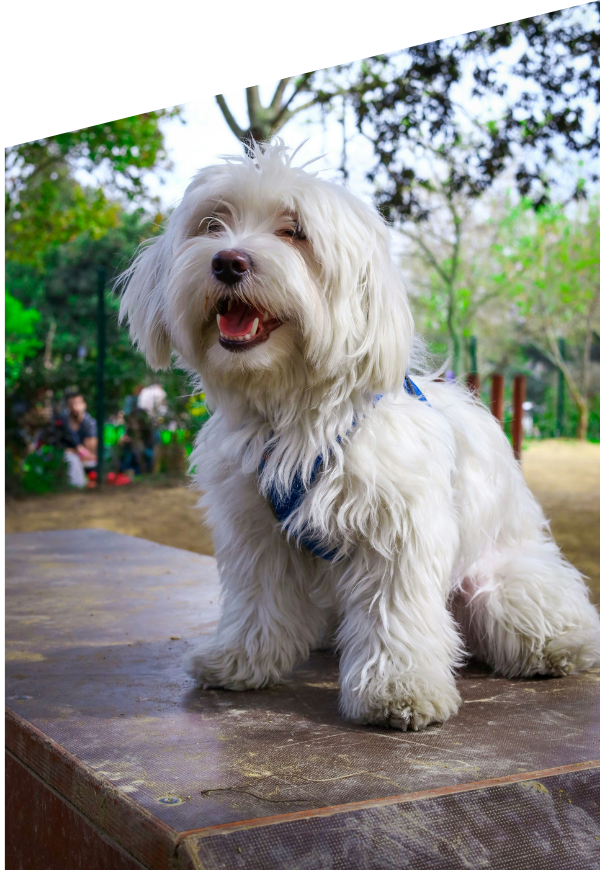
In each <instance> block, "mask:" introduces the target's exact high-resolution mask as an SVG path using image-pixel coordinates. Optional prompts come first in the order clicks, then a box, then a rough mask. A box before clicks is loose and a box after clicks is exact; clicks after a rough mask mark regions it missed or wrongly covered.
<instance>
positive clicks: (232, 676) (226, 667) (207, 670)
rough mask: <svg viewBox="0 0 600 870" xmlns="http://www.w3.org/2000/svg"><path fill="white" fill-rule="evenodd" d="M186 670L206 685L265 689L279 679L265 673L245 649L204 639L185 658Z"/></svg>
mask: <svg viewBox="0 0 600 870" xmlns="http://www.w3.org/2000/svg"><path fill="white" fill-rule="evenodd" d="M186 671H187V672H188V674H190V676H192V677H193V678H194V679H195V680H196V682H197V683H198V685H199V686H200V687H201V688H203V689H230V690H231V691H234V692H243V691H244V690H245V689H262V688H265V687H266V686H269V685H273V684H274V683H276V682H277V679H276V678H275V677H274V675H273V674H271V673H265V672H264V671H262V670H261V669H259V668H258V667H257V666H256V665H255V664H253V662H252V661H251V660H250V659H249V658H248V655H247V654H246V652H245V650H240V649H228V648H225V647H220V646H218V645H217V644H215V643H212V642H209V643H204V644H202V645H201V646H200V647H198V648H197V649H196V650H195V651H194V653H193V654H192V655H191V656H190V657H189V658H188V660H187V662H186Z"/></svg>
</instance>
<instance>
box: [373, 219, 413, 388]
mask: <svg viewBox="0 0 600 870" xmlns="http://www.w3.org/2000/svg"><path fill="white" fill-rule="evenodd" d="M371 229H372V231H373V234H372V236H371V240H370V244H369V245H368V248H367V249H368V250H370V255H369V257H368V259H367V261H366V263H365V265H364V272H363V275H362V281H361V283H362V288H363V293H364V296H363V311H364V312H365V315H366V332H365V345H366V347H367V348H368V351H367V353H366V354H365V358H364V362H363V365H364V372H363V374H364V376H365V377H366V379H367V381H368V382H369V384H370V386H371V388H372V389H373V390H374V391H375V392H382V393H386V392H394V391H396V390H398V389H401V387H402V384H403V382H404V376H405V374H406V370H407V368H408V361H409V355H410V353H411V349H412V345H413V340H414V321H413V316H412V313H411V310H410V305H409V302H408V294H407V292H406V289H405V287H404V284H403V282H402V279H401V277H400V273H399V270H398V268H397V267H395V265H394V263H393V262H392V259H391V256H390V238H389V232H388V228H387V226H386V225H385V224H384V222H383V220H381V219H377V221H375V222H373V221H371Z"/></svg>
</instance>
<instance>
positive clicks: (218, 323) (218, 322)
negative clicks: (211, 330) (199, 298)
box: [217, 314, 222, 334]
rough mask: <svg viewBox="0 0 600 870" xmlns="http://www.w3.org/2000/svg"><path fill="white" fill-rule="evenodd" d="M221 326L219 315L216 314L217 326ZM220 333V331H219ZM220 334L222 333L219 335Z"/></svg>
mask: <svg viewBox="0 0 600 870" xmlns="http://www.w3.org/2000/svg"><path fill="white" fill-rule="evenodd" d="M220 325H221V315H220V314H217V326H220ZM219 331H220V330H219ZM221 334H222V333H221Z"/></svg>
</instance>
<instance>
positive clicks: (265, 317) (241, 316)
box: [217, 299, 281, 351]
mask: <svg viewBox="0 0 600 870" xmlns="http://www.w3.org/2000/svg"><path fill="white" fill-rule="evenodd" d="M217 326H218V327H219V344H220V345H221V347H224V348H226V349H227V350H232V351H238V350H247V349H248V348H251V347H254V345H256V344H260V343H261V342H263V341H266V340H267V338H268V337H269V335H270V333H271V332H273V330H274V329H277V327H278V326H281V321H280V320H277V318H276V317H272V316H271V315H270V314H268V313H267V312H266V311H261V310H260V309H259V308H255V307H254V306H253V305H248V304H247V303H246V302H242V301H241V300H239V299H223V300H221V302H219V304H218V305H217Z"/></svg>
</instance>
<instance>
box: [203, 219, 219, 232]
mask: <svg viewBox="0 0 600 870" xmlns="http://www.w3.org/2000/svg"><path fill="white" fill-rule="evenodd" d="M205 227H206V229H205V232H206V233H208V234H209V235H213V234H214V233H222V232H223V222H222V221H219V220H217V219H216V218H210V219H209V220H207V221H206V223H205Z"/></svg>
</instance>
